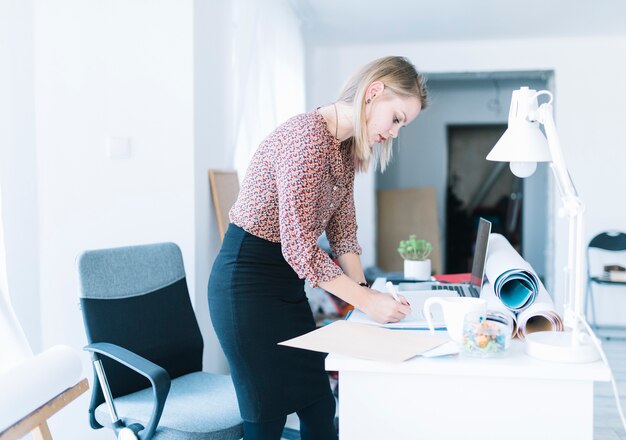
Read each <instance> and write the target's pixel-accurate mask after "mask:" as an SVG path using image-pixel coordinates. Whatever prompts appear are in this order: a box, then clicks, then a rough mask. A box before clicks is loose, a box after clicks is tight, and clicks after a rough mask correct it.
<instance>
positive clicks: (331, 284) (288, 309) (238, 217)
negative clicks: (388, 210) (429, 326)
mask: <svg viewBox="0 0 626 440" xmlns="http://www.w3.org/2000/svg"><path fill="white" fill-rule="evenodd" d="M425 105H426V87H425V84H424V80H423V77H422V76H421V75H420V74H418V73H417V71H416V70H415V67H414V66H413V65H412V64H411V63H410V62H409V61H408V60H406V59H405V58H402V57H386V58H381V59H378V60H375V61H373V62H371V63H369V64H368V65H366V66H364V67H363V68H362V69H361V70H360V71H359V72H358V73H357V74H356V75H355V76H354V77H353V78H351V79H350V80H349V81H348V83H347V85H346V86H345V88H344V90H343V92H342V93H341V96H340V97H339V99H338V100H337V102H335V103H334V104H331V105H327V106H325V107H321V108H318V109H317V110H315V111H312V112H309V113H305V114H302V115H298V116H294V117H293V118H291V119H289V120H288V121H287V122H285V123H284V124H282V125H280V126H279V127H278V128H277V129H276V130H275V131H274V132H273V133H271V134H270V135H269V136H268V137H267V138H266V139H265V140H264V141H263V142H262V143H261V145H260V146H259V148H258V149H257V151H256V153H255V155H254V157H253V158H252V161H251V163H250V165H249V168H248V171H247V173H246V177H245V180H244V182H243V185H242V188H241V191H240V193H239V198H238V199H237V202H236V203H235V205H234V206H233V208H232V209H231V211H230V220H231V224H230V225H229V227H228V230H227V232H226V235H225V236H224V242H223V244H222V249H221V251H220V253H219V255H218V257H217V259H216V260H215V263H214V266H213V270H212V272H211V278H210V280H209V288H208V294H209V309H210V313H211V320H212V322H213V326H214V328H215V331H216V333H217V336H218V338H219V341H220V344H221V346H222V348H223V350H224V353H225V354H226V357H227V359H228V362H229V365H230V368H231V371H232V376H233V381H234V383H235V388H236V391H237V398H238V401H239V408H240V410H241V416H242V418H243V420H244V438H245V440H256V439H263V440H273V439H280V437H281V433H282V430H283V427H284V425H285V421H286V417H287V415H288V414H290V413H293V412H296V413H297V414H298V416H299V418H300V434H301V437H302V439H303V440H326V439H336V438H337V434H336V431H335V428H334V424H333V421H334V414H335V400H334V397H333V396H332V393H331V390H330V386H329V382H328V376H327V374H326V372H325V370H324V355H323V354H322V353H316V352H312V351H306V350H298V349H295V348H290V347H283V346H279V345H277V343H278V342H281V341H284V340H286V339H290V338H293V337H295V336H299V335H302V334H304V333H307V332H309V331H311V330H314V329H315V322H314V320H313V315H312V313H311V309H310V307H309V304H308V301H307V298H306V296H305V293H304V279H307V280H308V281H309V282H310V284H311V285H312V286H314V287H315V286H320V287H322V288H323V289H324V290H326V291H328V292H331V293H333V294H334V295H336V296H338V297H339V298H341V299H343V300H344V301H346V302H348V303H350V304H352V305H354V306H355V307H357V308H359V309H360V310H362V311H364V312H365V313H367V314H368V315H369V316H370V317H372V318H373V319H375V320H376V321H378V322H381V323H384V322H396V321H399V320H401V319H402V318H403V317H404V316H405V315H406V314H408V313H409V312H410V307H409V305H408V303H406V301H405V300H403V301H402V302H397V301H394V300H393V298H392V297H391V296H390V295H388V294H385V293H381V292H378V291H375V290H371V289H369V288H368V287H367V285H366V283H365V277H364V275H363V268H362V266H361V262H360V258H359V255H360V253H361V248H360V247H359V244H358V243H357V240H356V231H357V225H356V219H355V210H354V195H353V190H354V174H355V170H356V171H366V170H367V169H368V166H369V164H370V161H371V160H372V158H373V157H374V156H378V158H379V162H380V165H381V168H382V169H383V170H384V168H385V165H386V164H387V162H388V161H389V158H390V156H391V145H392V141H393V138H395V137H397V135H398V131H399V130H400V128H401V127H403V126H405V125H407V124H409V123H410V122H411V121H413V120H414V119H415V118H416V117H417V115H418V114H419V112H420V111H421V109H422V108H423V107H424V106H425ZM375 144H379V147H378V148H377V150H378V151H375V150H374V146H375ZM324 231H326V235H327V237H328V240H329V242H330V245H331V249H332V252H333V254H334V256H335V257H336V258H337V259H338V261H339V265H340V267H338V266H337V265H335V264H334V263H333V261H332V260H331V259H330V257H329V256H328V255H327V254H325V253H324V252H323V251H322V250H321V249H320V248H319V247H318V245H317V240H318V238H319V236H320V235H321V234H322V232H324Z"/></svg>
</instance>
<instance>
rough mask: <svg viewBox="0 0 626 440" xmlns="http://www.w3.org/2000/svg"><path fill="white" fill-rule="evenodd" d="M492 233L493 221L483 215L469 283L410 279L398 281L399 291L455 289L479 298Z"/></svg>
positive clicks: (459, 293) (477, 235)
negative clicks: (415, 280) (414, 280)
mask: <svg viewBox="0 0 626 440" xmlns="http://www.w3.org/2000/svg"><path fill="white" fill-rule="evenodd" d="M490 233H491V222H490V221H488V220H485V219H484V218H482V217H481V219H480V221H479V222H478V232H477V233H476V246H475V247H474V258H473V262H472V273H471V276H470V280H469V283H439V282H431V281H427V282H410V281H408V282H400V283H398V284H399V285H398V291H399V292H400V293H401V294H403V295H404V292H413V291H416V290H427V291H430V290H454V291H455V292H457V294H458V295H459V296H467V297H474V298H478V297H479V295H480V289H481V288H482V286H483V277H484V274H485V262H486V261H487V247H488V245H489V234H490ZM394 284H395V283H394Z"/></svg>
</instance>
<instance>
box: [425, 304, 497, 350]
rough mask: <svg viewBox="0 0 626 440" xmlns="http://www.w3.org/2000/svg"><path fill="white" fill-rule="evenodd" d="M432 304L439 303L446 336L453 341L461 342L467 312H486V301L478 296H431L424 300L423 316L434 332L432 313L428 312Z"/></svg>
mask: <svg viewBox="0 0 626 440" xmlns="http://www.w3.org/2000/svg"><path fill="white" fill-rule="evenodd" d="M433 304H439V305H441V308H442V310H443V319H444V321H445V323H446V328H447V329H448V336H450V339H452V340H453V341H454V342H456V343H458V344H463V322H464V320H465V315H467V314H468V313H469V312H479V313H484V314H485V315H486V314H487V301H486V300H484V299H480V298H465V297H458V296H456V297H445V298H442V297H436V296H435V297H431V298H428V299H427V300H426V301H424V316H425V317H426V322H428V327H429V328H430V331H431V333H434V332H435V328H434V326H433V319H432V315H431V314H430V307H431V306H432V305H433Z"/></svg>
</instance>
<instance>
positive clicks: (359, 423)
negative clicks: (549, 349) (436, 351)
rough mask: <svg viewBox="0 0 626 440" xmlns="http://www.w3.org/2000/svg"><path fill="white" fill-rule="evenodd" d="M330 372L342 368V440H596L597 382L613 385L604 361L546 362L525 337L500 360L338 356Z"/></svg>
mask: <svg viewBox="0 0 626 440" xmlns="http://www.w3.org/2000/svg"><path fill="white" fill-rule="evenodd" d="M399 331H400V330H399ZM326 369H327V370H328V371H339V438H340V440H368V439H372V440H379V439H381V440H382V439H384V440H391V439H402V440H412V439H429V440H430V439H454V440H458V439H480V440H486V439H498V440H501V439H507V440H513V439H524V440H526V439H533V440H538V439H568V440H576V439H585V440H588V439H592V438H593V383H594V382H595V381H608V380H610V375H609V374H610V373H609V369H608V368H607V367H606V366H604V365H603V364H602V363H601V362H600V361H598V362H594V363H591V364H560V363H551V362H545V361H540V360H537V359H533V358H531V357H529V356H527V355H526V354H525V353H524V343H523V342H522V341H518V340H514V341H513V342H512V344H511V348H510V350H509V352H508V354H507V356H506V357H503V358H498V359H494V358H491V359H476V358H468V357H464V356H454V357H443V358H431V359H427V358H422V357H417V358H414V359H411V360H409V361H407V362H403V363H398V364H392V363H384V362H373V361H365V360H361V359H355V358H349V357H344V356H338V355H333V354H330V355H328V357H327V358H326Z"/></svg>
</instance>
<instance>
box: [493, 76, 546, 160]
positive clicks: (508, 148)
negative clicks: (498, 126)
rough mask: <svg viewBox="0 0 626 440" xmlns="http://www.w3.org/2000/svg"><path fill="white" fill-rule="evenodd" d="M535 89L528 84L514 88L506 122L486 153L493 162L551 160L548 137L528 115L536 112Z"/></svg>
mask: <svg viewBox="0 0 626 440" xmlns="http://www.w3.org/2000/svg"><path fill="white" fill-rule="evenodd" d="M535 95H536V91H535V90H532V89H529V88H528V87H522V88H520V89H519V90H515V91H514V92H513V95H512V97H511V108H510V109H509V126H508V128H507V130H506V131H505V132H504V134H503V135H502V137H501V138H500V140H498V142H497V143H496V145H495V146H494V147H493V148H492V150H491V151H490V152H489V154H488V155H487V160H492V161H496V162H550V161H551V160H552V157H551V156H550V150H549V148H548V141H547V139H546V137H545V136H544V135H543V133H542V132H541V130H540V129H539V123H538V122H537V121H535V120H531V119H530V118H529V116H532V115H534V114H536V112H537V97H536V96H535Z"/></svg>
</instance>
